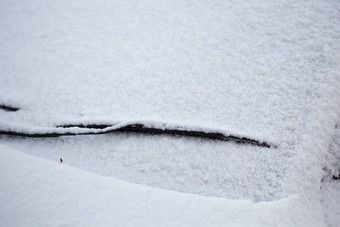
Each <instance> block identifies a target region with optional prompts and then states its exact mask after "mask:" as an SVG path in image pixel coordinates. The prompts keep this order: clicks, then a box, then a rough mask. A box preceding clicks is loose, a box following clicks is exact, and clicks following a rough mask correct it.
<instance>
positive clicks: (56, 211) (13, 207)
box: [0, 146, 314, 226]
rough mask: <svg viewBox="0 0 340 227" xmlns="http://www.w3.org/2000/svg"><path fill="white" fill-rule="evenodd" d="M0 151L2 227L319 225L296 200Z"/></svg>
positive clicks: (10, 151)
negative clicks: (167, 185) (188, 188)
mask: <svg viewBox="0 0 340 227" xmlns="http://www.w3.org/2000/svg"><path fill="white" fill-rule="evenodd" d="M0 151H1V152H0V157H1V160H7V161H6V162H3V163H2V165H0V170H1V173H3V174H1V175H0V181H1V184H2V188H1V193H0V200H1V209H0V217H1V218H0V225H1V226H247V225H249V224H250V223H251V225H252V226H273V225H275V226H294V225H300V226H301V225H304V226H307V225H309V224H311V223H313V222H312V220H308V219H307V218H305V217H304V215H305V214H304V212H303V208H302V207H299V206H294V205H295V204H298V203H297V199H296V198H294V197H290V198H285V199H282V200H279V201H275V202H262V203H252V202H249V201H242V200H226V199H218V198H209V197H201V196H197V195H190V194H183V193H178V192H173V191H166V190H161V189H153V188H149V187H145V186H142V185H135V184H131V183H127V182H124V181H121V180H117V179H114V178H108V177H103V176H98V175H95V174H91V173H88V172H84V171H81V170H78V169H76V168H72V167H69V166H67V165H64V164H60V163H55V162H51V161H46V160H44V159H42V158H38V157H33V156H30V155H27V154H24V153H22V152H19V151H15V150H12V149H8V148H6V147H3V146H1V147H0ZM12 172H15V173H16V174H15V175H13V174H11V173H12ZM28 174H30V175H31V176H32V177H28ZM33 176H34V177H33ZM13 196H15V197H13ZM299 205H301V204H299ZM301 208H302V209H301ZM301 211H302V212H301ZM313 224H314V223H313Z"/></svg>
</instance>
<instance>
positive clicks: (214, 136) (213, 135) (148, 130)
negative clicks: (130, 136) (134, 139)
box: [0, 123, 275, 148]
mask: <svg viewBox="0 0 340 227" xmlns="http://www.w3.org/2000/svg"><path fill="white" fill-rule="evenodd" d="M114 126H115V125H109V124H69V125H59V126H57V128H64V129H70V130H71V129H72V128H82V129H92V131H84V132H81V131H77V132H72V130H71V131H70V130H68V131H64V132H63V131H60V132H58V131H55V132H46V133H41V132H37V133H35V132H29V133H28V132H20V131H11V130H0V134H5V135H11V136H21V137H59V136H75V135H95V134H106V133H140V134H149V135H173V136H187V137H196V138H202V139H211V140H219V141H230V142H235V143H238V144H250V145H255V146H260V147H266V148H271V147H274V148H275V146H273V145H270V144H269V143H267V142H261V141H258V140H255V139H250V138H246V137H239V136H233V135H225V134H223V133H221V132H204V131H199V130H189V129H185V128H183V127H179V128H176V129H173V128H157V127H151V126H148V125H144V124H142V123H134V124H127V125H123V126H121V127H114ZM110 127H113V128H112V129H110ZM93 129H98V130H97V131H93Z"/></svg>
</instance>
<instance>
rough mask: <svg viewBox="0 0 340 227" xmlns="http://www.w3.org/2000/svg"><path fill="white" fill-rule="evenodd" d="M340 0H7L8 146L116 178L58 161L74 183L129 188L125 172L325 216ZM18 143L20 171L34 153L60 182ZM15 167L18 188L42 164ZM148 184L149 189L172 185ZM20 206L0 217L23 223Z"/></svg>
mask: <svg viewBox="0 0 340 227" xmlns="http://www.w3.org/2000/svg"><path fill="white" fill-rule="evenodd" d="M339 7H340V4H339V2H338V1H335V0H334V1H332V0H327V1H318V0H315V1H297V0H290V1H263V0H259V1H251V2H248V1H210V2H207V1H149V0H148V1H143V2H140V1H134V0H128V1H121V2H119V1H100V2H96V1H91V0H86V1H82V2H77V1H71V2H70V1H64V0H62V1H55V2H53V1H38V0H37V1H1V3H0V31H1V32H0V133H1V135H0V136H1V137H0V143H1V144H2V145H5V146H8V147H11V149H14V150H19V151H22V152H25V153H29V154H33V155H35V156H41V157H44V158H47V159H51V160H56V161H59V160H60V158H62V159H63V161H64V162H63V164H68V165H71V166H75V167H78V168H79V169H82V170H86V171H90V172H94V173H96V174H100V175H104V176H109V177H111V178H101V177H100V176H97V175H92V173H91V174H90V173H87V172H77V171H80V170H73V169H72V168H68V167H67V168H65V169H62V170H60V171H61V172H65V173H67V172H69V173H70V174H73V175H72V176H71V177H70V179H71V178H72V177H76V176H77V174H80V175H85V174H89V176H91V178H95V177H98V180H95V181H96V182H97V181H98V184H101V182H105V180H104V179H106V181H112V182H111V183H108V184H110V185H111V186H108V187H112V185H116V184H117V185H120V184H124V187H125V186H126V185H125V183H121V182H120V181H119V180H116V179H114V178H121V179H123V180H126V181H129V182H132V183H140V184H144V185H148V186H152V187H157V188H165V189H170V190H174V191H179V192H188V193H193V194H199V195H203V196H210V197H219V198H221V200H222V201H223V200H225V201H229V202H228V204H229V203H232V202H230V200H229V199H243V200H251V201H253V202H263V201H266V202H267V203H268V204H271V203H272V204H277V203H278V204H280V202H278V201H282V200H284V201H285V202H284V204H285V205H284V206H283V207H288V208H287V209H289V207H292V206H293V204H295V205H294V206H297V207H299V209H300V210H301V212H302V217H299V218H297V217H296V216H294V215H295V214H294V213H293V212H292V213H289V215H288V214H287V215H288V216H289V217H287V218H288V221H287V223H286V222H285V223H284V224H285V225H288V224H295V225H320V224H324V223H325V220H324V217H323V216H322V212H321V203H320V200H321V198H320V184H321V180H322V179H327V178H330V177H332V176H333V175H334V174H338V172H337V171H338V170H337V169H336V168H337V167H336V164H334V163H335V162H334V160H335V159H336V156H337V154H336V153H337V151H331V152H330V151H329V144H330V142H331V138H332V136H333V135H334V133H335V130H334V127H335V125H336V123H337V122H338V121H339V107H340V101H339V100H340V92H339V89H340V78H339V53H340V22H339V21H340V20H339V18H340V13H339ZM124 127H125V128H124ZM141 129H143V130H141ZM146 129H147V130H149V131H147V130H146ZM165 131H166V132H170V131H172V132H173V133H167V134H171V135H164V133H163V132H165ZM107 132H113V133H110V134H109V133H107ZM129 132H134V133H132V134H131V133H129ZM135 132H142V133H145V132H147V134H145V135H144V134H142V135H141V134H135ZM102 133H107V134H105V135H81V136H71V137H70V136H65V137H58V138H39V137H43V136H44V135H45V136H46V135H48V136H60V135H63V134H67V135H74V134H102ZM149 134H161V135H149ZM13 135H19V136H20V137H16V136H15V137H13ZM187 135H189V136H191V137H186V136H187ZM197 135H200V136H197ZM202 135H203V136H202ZM27 136H34V137H38V138H26V137H27ZM192 136H193V137H192ZM197 137H200V138H197ZM205 138H208V139H209V140H206V139H205ZM210 139H218V140H210ZM235 142H236V143H235ZM11 149H9V148H5V147H4V146H3V147H1V148H0V150H1V152H0V153H2V154H1V155H3V158H7V159H13V160H17V162H16V163H17V165H18V163H20V162H25V160H27V161H28V160H31V159H32V160H31V161H32V162H34V163H35V162H36V163H41V165H40V164H37V166H36V169H37V170H36V171H38V170H40V171H41V172H44V170H43V168H45V167H46V168H49V167H47V166H49V165H52V167H51V171H52V173H51V174H52V175H53V173H54V170H52V169H57V168H58V167H57V165H55V163H52V162H48V161H46V160H44V159H38V158H36V159H34V158H35V157H30V156H27V155H26V154H22V160H21V161H20V157H21V156H20V154H21V153H20V152H18V153H17V152H15V151H12V150H11ZM11 152H13V154H11ZM33 159H34V160H33ZM13 162H14V161H13ZM13 165H15V163H13ZM7 166H8V168H4V170H3V171H2V172H1V177H2V178H0V179H4V180H2V181H1V182H2V183H1V188H3V189H0V190H3V191H4V193H3V195H6V196H13V197H16V195H17V193H18V192H17V191H15V190H10V187H12V186H13V185H14V183H13V182H14V181H11V179H12V178H13V179H16V177H19V176H21V173H22V172H25V171H26V170H27V171H33V170H29V169H34V168H33V166H32V165H29V166H25V165H22V166H21V165H18V168H19V169H18V171H17V172H16V171H11V173H10V174H9V173H8V174H6V171H9V170H10V169H11V167H10V166H11V165H7ZM25 168H26V169H25ZM38 172H39V171H38ZM61 172H60V173H59V172H58V174H61ZM5 175H6V176H5ZM26 177H27V178H28V179H30V178H34V176H33V175H28V176H26ZM41 177H42V178H44V177H46V178H48V177H49V175H46V174H45V175H44V174H41ZM80 178H81V179H83V177H80ZM84 179H85V178H84ZM56 181H57V182H59V181H60V183H63V181H62V179H59V178H56ZM32 182H33V179H32ZM5 183H6V184H5ZM27 184H30V182H28V183H27ZM79 184H80V185H81V184H84V181H83V180H79ZM105 184H106V183H105ZM84 185H85V184H84ZM127 185H128V186H126V187H127V188H133V187H140V186H136V185H135V186H133V184H127ZM13 187H14V186H13ZM15 187H18V186H15ZM39 187H48V186H46V185H45V186H44V185H41V186H39ZM86 187H89V186H86ZM103 187H104V186H103ZM122 187H123V186H122ZM143 187H144V186H143ZM4 188H5V189H4ZM22 190H26V193H27V194H30V193H31V192H30V191H31V190H34V188H32V189H28V188H25V189H22ZM44 190H47V188H42V189H41V191H44ZM48 190H51V189H48ZM113 190H114V189H113ZM142 190H144V189H142ZM145 190H146V189H145ZM147 190H149V191H150V193H149V192H148V193H147V195H145V196H151V197H152V195H153V194H155V195H156V194H157V193H161V194H166V193H170V192H166V193H165V192H164V191H162V190H161V189H152V190H151V189H147ZM157 190H160V191H157ZM104 191H105V190H104ZM120 191H122V190H120ZM120 191H119V190H118V191H117V193H122V192H120ZM89 192H91V193H93V192H94V191H93V190H92V189H91V188H90V187H89ZM20 193H22V192H20ZM69 193H70V194H72V192H71V191H70V192H69ZM83 193H85V194H86V190H85V189H84V191H83ZM127 193H132V194H133V190H130V189H129V190H128V192H127ZM171 193H175V194H176V193H178V192H171ZM171 193H170V194H171ZM34 195H36V196H38V194H34ZM105 195H106V194H105V193H104V192H103V193H102V194H101V196H105ZM181 196H184V195H182V194H180V193H178V195H177V194H176V195H175V196H174V198H175V197H181ZM188 196H189V195H188ZM195 196H196V195H195ZM170 197H171V196H170ZM292 197H294V198H295V199H297V200H294V202H292V203H291V205H287V204H286V203H289V202H287V201H291V198H292ZM18 198H19V197H18ZM190 198H191V197H190V196H189V197H188V201H189V200H190ZM195 198H196V197H195ZM287 198H289V199H287ZM139 199H140V197H138V196H137V197H136V201H135V202H136V204H137V205H138V201H139ZM201 199H202V201H203V200H204V201H205V202H207V203H209V202H208V201H211V202H212V203H213V202H214V199H213V198H203V197H202V198H201ZM209 199H211V200H209ZM215 199H216V198H215ZM47 200H48V201H50V203H52V204H53V201H54V202H56V201H55V200H54V199H52V197H48V199H47ZM217 200H218V199H217ZM0 201H2V202H6V204H7V205H8V206H9V207H11V206H13V204H14V203H13V201H12V200H6V199H5V196H2V197H1V196H0ZM297 201H299V202H297ZM96 202H97V201H96V200H95V199H94V200H91V199H89V201H88V203H96ZM122 202H123V200H119V201H118V200H117V203H122ZM126 202H127V203H132V201H131V200H128V201H126ZM205 202H204V203H205ZM168 203H169V206H170V207H172V205H170V203H171V200H168ZM221 203H223V202H221ZM249 203H250V202H249ZM86 204H87V203H84V204H83V206H85V207H86V206H87V205H86ZM296 204H298V205H296ZM137 205H136V206H137ZM248 205H249V204H248ZM27 206H28V205H27ZM79 206H80V207H79V209H80V208H81V209H85V208H84V207H82V205H81V204H80V205H79ZM131 206H133V205H132V204H131ZM149 206H156V204H154V203H150V204H149ZM226 206H227V205H226ZM249 206H250V205H249ZM252 206H253V205H252ZM254 206H256V205H254ZM275 206H276V205H273V207H275ZM23 207H25V206H23ZM57 207H58V208H59V209H60V207H59V206H56V208H55V209H57ZM193 207H194V206H191V207H189V209H191V210H190V211H188V213H193V212H194V209H193ZM259 207H261V206H259ZM270 207H271V205H268V206H267V205H266V206H265V207H264V208H263V209H264V210H265V209H269V208H270ZM109 209H113V210H114V209H115V208H114V206H112V205H111V206H110V207H109ZM132 209H134V208H132ZM179 209H184V208H183V207H182V208H179ZM256 209H257V208H256ZM275 209H276V208H275ZM212 210H213V207H212ZM226 210H228V209H227V208H226ZM18 212H19V213H20V210H19V211H18ZM25 212H27V210H25V209H22V211H21V215H24V216H25V215H26V213H25ZM209 212H212V211H211V210H210V211H209ZM10 213H11V210H10V209H7V210H5V209H4V210H1V212H0V215H1V216H0V220H4V219H6V218H8V220H6V221H5V222H4V223H9V224H10V223H12V222H13V223H17V224H18V223H19V224H20V223H21V224H22V223H24V222H20V220H21V219H20V218H19V219H13V220H12V219H11V218H13V217H11V216H9V214H10ZM39 214H40V213H34V214H33V216H34V215H36V216H37V217H38V216H39ZM43 215H48V212H47V211H46V213H44V214H43ZM131 215H132V214H131ZM172 215H173V216H176V215H178V214H175V213H171V212H169V214H168V216H167V217H168V218H170V217H172ZM219 215H220V214H219ZM247 215H248V216H247ZM5 216H6V218H4V217H5ZM128 216H129V215H127V217H125V219H124V220H125V222H124V223H125V224H126V223H128V219H129V217H128ZM156 216H157V214H155V220H158V219H159V216H157V217H156ZM244 217H248V218H249V220H250V221H249V223H253V222H252V221H251V220H255V219H256V218H255V217H256V215H255V216H254V215H250V216H249V213H246V214H245V216H244ZM105 218H107V219H105V220H107V221H108V223H113V222H110V220H111V219H110V218H109V217H105ZM143 218H145V217H144V215H142V214H141V216H140V217H139V219H140V220H144V221H145V220H146V219H143ZM174 218H175V219H176V217H174ZM178 218H179V219H178V220H182V219H181V218H180V217H178ZM113 219H114V217H112V220H113ZM231 219H232V217H230V220H231ZM43 220H44V219H43ZM72 220H73V219H72ZM72 220H69V221H70V222H71V223H74V224H75V223H77V222H76V221H75V222H72ZM74 220H76V219H74ZM115 220H116V219H115ZM137 220H138V218H137ZM247 220H248V219H247ZM271 220H272V222H270V223H269V225H271V224H273V223H276V222H278V221H279V220H278V219H275V218H273V219H271ZM289 220H291V222H290V221H289ZM92 221H93V220H92ZM182 221H183V220H182ZM281 221H282V220H281ZM258 222H259V224H264V222H265V221H264V220H263V219H261V220H260V219H259V220H258ZM90 223H91V222H90ZM115 223H120V224H123V223H121V222H117V220H116V222H115ZM216 223H217V222H216ZM223 223H225V224H228V220H224V221H223ZM230 223H231V222H230ZM235 223H238V222H235ZM0 224H1V221H0ZM42 224H43V223H42ZM78 224H79V223H78ZM150 224H152V223H150ZM154 224H156V222H155V223H154ZM168 224H169V223H168ZM173 224H174V223H173ZM187 224H189V225H190V224H191V225H195V224H197V223H196V222H195V223H187ZM212 224H213V223H212ZM219 224H220V223H219ZM243 224H244V223H243ZM267 224H268V223H267ZM157 225H159V223H158V222H157Z"/></svg>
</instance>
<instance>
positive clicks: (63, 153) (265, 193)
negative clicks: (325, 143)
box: [0, 133, 290, 201]
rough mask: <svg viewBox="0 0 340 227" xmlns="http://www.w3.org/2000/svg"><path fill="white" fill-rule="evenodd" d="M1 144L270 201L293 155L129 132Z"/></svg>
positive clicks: (92, 167)
mask: <svg viewBox="0 0 340 227" xmlns="http://www.w3.org/2000/svg"><path fill="white" fill-rule="evenodd" d="M0 143H2V144H4V145H7V146H9V147H12V148H14V149H18V150H21V151H24V152H27V153H30V154H32V155H36V156H40V157H44V158H47V159H50V160H54V161H56V162H59V161H60V158H62V159H63V163H62V165H64V164H66V165H71V166H74V167H77V168H80V169H83V170H87V171H90V172H94V173H97V174H101V175H105V176H112V177H116V178H120V179H123V180H126V181H129V182H133V183H139V184H145V185H148V186H152V187H158V188H165V189H170V190H175V191H180V192H187V193H193V194H200V195H205V196H211V197H222V198H228V199H250V200H252V201H271V200H275V199H279V198H282V197H283V196H284V189H283V188H284V179H285V176H286V171H287V169H288V168H289V165H288V164H287V163H289V157H290V155H289V154H288V153H286V152H284V151H283V150H281V149H271V148H269V149H268V148H263V147H258V146H251V145H243V146H239V145H237V144H235V143H223V142H220V141H213V140H202V139H197V138H188V137H187V138H184V137H180V136H165V135H141V134H130V133H117V134H103V135H95V136H94V135H82V136H76V137H75V136H66V137H58V138H19V137H12V136H5V135H2V136H0Z"/></svg>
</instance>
